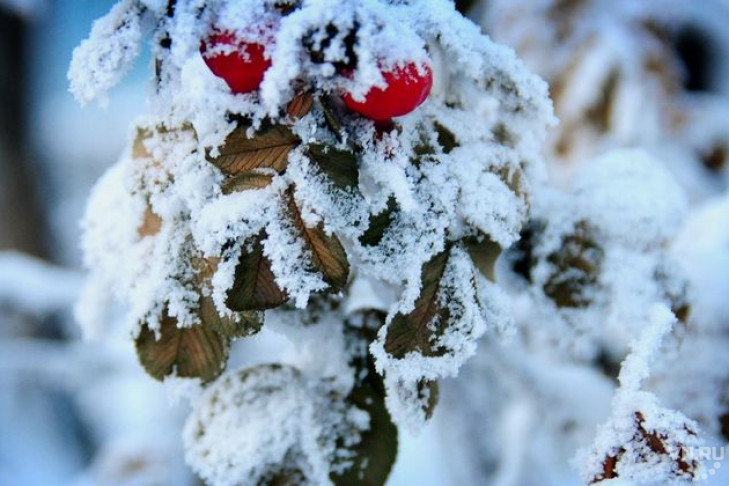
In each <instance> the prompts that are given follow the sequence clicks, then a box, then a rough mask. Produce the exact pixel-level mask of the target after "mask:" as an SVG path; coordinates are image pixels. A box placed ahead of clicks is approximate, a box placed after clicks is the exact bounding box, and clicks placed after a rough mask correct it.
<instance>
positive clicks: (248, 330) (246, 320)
mask: <svg viewBox="0 0 729 486" xmlns="http://www.w3.org/2000/svg"><path fill="white" fill-rule="evenodd" d="M199 306H200V309H199V315H200V321H201V322H202V325H203V326H207V327H208V328H210V329H213V330H214V331H216V332H217V333H219V334H221V335H223V336H225V337H229V338H243V337H248V336H251V335H253V334H256V333H257V332H258V331H260V330H261V327H262V326H263V313H261V312H258V311H244V312H239V313H238V315H237V319H236V317H233V316H221V315H220V313H219V312H218V309H217V308H216V307H215V302H214V301H213V299H212V298H211V297H201V298H200V302H199Z"/></svg>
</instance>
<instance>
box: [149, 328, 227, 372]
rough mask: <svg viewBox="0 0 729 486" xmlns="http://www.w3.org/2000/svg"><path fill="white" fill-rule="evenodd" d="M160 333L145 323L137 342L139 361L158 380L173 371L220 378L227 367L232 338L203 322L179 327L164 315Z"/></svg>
mask: <svg viewBox="0 0 729 486" xmlns="http://www.w3.org/2000/svg"><path fill="white" fill-rule="evenodd" d="M159 332H160V337H159V339H157V338H156V336H155V333H154V331H152V330H150V329H149V326H147V325H145V326H144V327H143V328H142V331H141V332H140V333H139V336H138V337H137V339H136V341H135V343H136V348H137V355H138V356H139V362H140V363H141V364H142V366H143V367H144V369H145V370H146V371H147V373H149V374H150V375H152V376H153V377H154V378H156V379H158V380H163V379H164V378H165V377H167V376H170V375H171V374H172V373H173V372H175V373H176V375H177V376H180V377H185V378H201V379H202V380H203V381H204V382H208V381H212V380H214V379H215V378H217V377H218V376H219V375H220V374H221V373H222V372H223V369H224V368H225V362H226V361H227V359H228V351H229V348H230V341H229V339H228V338H226V337H224V336H221V335H220V334H218V333H217V332H216V331H215V330H213V329H210V328H209V327H207V326H204V325H197V326H192V327H187V328H179V327H177V320H176V319H174V318H172V317H169V316H168V315H166V314H165V315H164V316H163V318H162V320H161V322H160V330H159Z"/></svg>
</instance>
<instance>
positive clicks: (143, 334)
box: [69, 0, 554, 485]
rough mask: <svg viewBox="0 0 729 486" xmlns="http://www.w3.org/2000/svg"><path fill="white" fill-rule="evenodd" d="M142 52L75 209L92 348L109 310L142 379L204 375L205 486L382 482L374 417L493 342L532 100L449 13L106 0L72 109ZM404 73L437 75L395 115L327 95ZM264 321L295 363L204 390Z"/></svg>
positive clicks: (537, 175)
mask: <svg viewBox="0 0 729 486" xmlns="http://www.w3.org/2000/svg"><path fill="white" fill-rule="evenodd" d="M214 31H223V32H232V33H234V35H235V36H236V38H238V39H242V40H244V41H245V42H248V43H256V44H261V45H264V46H265V56H266V58H267V59H268V61H269V62H270V67H269V68H268V69H267V70H266V72H265V76H264V77H263V80H262V82H261V84H260V87H259V89H258V90H256V91H254V92H251V93H247V94H234V93H232V92H231V90H230V89H229V87H228V85H226V83H225V82H224V80H223V79H220V78H218V77H216V76H215V75H213V74H212V72H211V71H210V70H209V69H208V66H206V63H205V60H204V59H203V56H202V55H201V53H200V50H201V48H200V46H201V43H203V42H205V39H206V38H207V37H208V36H209V35H211V32H214ZM142 38H151V39H152V45H151V52H152V55H153V58H154V71H155V72H154V92H153V93H152V94H151V96H150V100H149V104H148V110H147V111H148V113H147V114H146V115H144V116H143V117H142V118H140V120H139V122H138V123H137V124H136V126H135V127H134V128H133V130H132V132H131V136H130V143H129V147H128V149H127V151H126V153H125V154H124V155H123V156H122V159H121V160H120V161H119V163H118V164H117V165H116V166H114V167H113V168H112V169H110V170H109V172H108V173H107V174H106V175H105V176H104V177H103V178H102V180H101V181H100V182H99V183H98V185H97V187H96V188H95V189H94V191H93V194H92V196H91V198H90V200H89V203H88V211H87V215H86V217H85V219H84V222H83V226H84V230H85V237H84V241H83V246H84V250H85V255H86V264H87V267H88V268H89V270H90V276H89V279H88V283H87V286H86V292H85V294H84V297H83V298H82V301H81V303H80V304H79V306H78V312H77V315H78V316H79V317H80V318H81V320H82V322H83V323H84V325H85V326H86V327H87V328H88V329H90V330H93V331H94V332H97V333H101V332H104V330H103V329H100V328H99V323H100V322H107V321H108V319H105V311H106V309H109V307H110V304H111V303H112V302H113V303H115V304H117V305H121V306H122V307H123V308H124V310H125V316H126V317H125V323H124V328H125V329H126V330H127V332H129V333H130V335H131V336H133V337H134V338H135V340H136V346H137V351H138V353H139V357H140V361H141V362H142V364H143V365H144V366H145V368H146V369H147V371H149V372H150V374H152V375H153V376H155V377H156V378H159V379H164V378H167V379H168V381H170V382H171V383H177V384H179V380H180V379H181V378H189V379H193V380H194V382H195V383H198V384H200V381H199V380H200V379H201V380H202V382H204V383H202V384H200V386H203V387H204V391H203V392H202V395H201V397H199V398H194V397H195V396H196V395H197V393H194V392H190V393H191V397H192V398H191V403H192V406H193V413H192V415H191V418H190V420H189V421H188V426H187V428H186V432H185V444H186V449H187V460H188V462H189V463H190V464H191V465H192V466H193V468H194V469H195V471H196V472H198V473H199V474H200V475H201V476H202V477H203V478H204V479H205V480H207V481H209V482H210V483H211V484H221V485H222V484H259V483H260V482H261V481H273V480H274V479H275V478H276V477H278V476H277V475H283V476H285V477H286V478H288V480H290V481H294V480H295V481H298V482H297V484H300V483H302V484H303V483H306V484H326V483H327V481H329V478H330V477H331V478H332V479H331V480H332V481H334V482H335V483H337V484H339V483H340V482H341V481H344V482H341V484H345V483H346V484H350V483H348V482H347V481H348V480H347V479H341V480H337V479H335V478H336V477H337V476H338V475H339V476H341V477H342V478H347V476H346V475H347V474H355V476H356V477H358V478H359V479H365V478H367V477H369V478H370V480H372V481H379V482H380V483H381V482H384V480H385V478H386V477H387V474H388V472H389V467H390V465H391V463H392V461H393V460H394V454H389V452H388V454H384V453H383V452H382V451H386V452H387V451H390V450H391V448H392V440H394V439H392V436H393V435H395V436H396V433H395V432H393V430H394V425H393V421H394V423H395V424H397V425H399V426H404V427H407V428H410V429H412V430H417V429H419V428H421V427H422V425H423V424H424V422H425V421H426V420H427V419H428V418H429V417H430V416H431V415H432V413H433V408H434V407H435V404H436V402H437V399H438V380H440V379H443V378H447V377H452V376H455V375H456V374H457V373H458V370H459V368H460V367H461V366H462V365H463V364H464V363H465V362H466V360H467V359H468V358H469V357H471V356H472V355H473V354H474V353H475V352H476V349H477V342H478V340H479V338H480V337H481V336H482V335H483V334H484V333H485V332H487V331H489V330H490V331H492V332H494V333H502V332H504V331H506V330H507V329H509V327H510V326H511V320H512V319H511V314H510V312H509V309H508V300H507V298H506V296H505V294H504V292H503V291H502V289H501V288H500V287H499V286H498V285H497V284H496V283H495V282H494V272H493V271H494V265H495V262H496V259H497V257H498V256H499V254H500V253H501V251H502V250H503V249H505V248H508V247H509V246H510V245H512V244H513V243H514V242H515V241H517V240H518V238H519V235H520V232H521V229H522V226H523V225H524V224H525V222H526V221H527V219H528V215H529V209H530V205H531V204H532V197H531V196H532V190H533V186H535V185H536V184H539V183H541V181H542V179H543V178H544V168H543V165H542V160H541V156H540V146H541V142H542V140H543V138H544V137H545V135H546V129H547V127H548V126H549V125H552V124H553V123H554V118H553V116H552V111H551V103H550V102H549V99H548V97H547V86H546V84H545V83H544V82H543V81H541V80H540V79H539V78H538V77H536V76H534V75H533V74H531V73H530V72H529V71H528V70H527V69H526V68H525V67H524V66H523V64H522V63H521V61H519V60H518V59H517V58H516V56H515V55H514V53H513V52H512V51H510V50H509V49H507V48H504V47H502V46H500V45H498V44H495V43H493V42H491V41H490V40H489V39H488V37H486V36H484V35H483V34H481V32H480V30H479V28H478V27H477V26H476V25H475V24H473V23H472V22H470V21H469V20H467V19H465V18H464V17H462V16H461V15H460V14H459V13H458V12H457V11H456V10H455V8H454V5H453V4H452V3H451V2H449V1H447V0H427V1H413V2H401V1H383V0H366V1H345V2H342V1H329V0H325V1H302V2H293V1H290V2H286V1H284V2H274V1H260V0H255V1H254V0H245V1H236V2H228V1H212V2H199V1H177V2H169V3H164V2H153V1H125V0H124V1H121V2H120V3H119V4H117V5H116V6H115V7H114V8H113V9H112V11H111V12H110V13H109V14H108V15H107V16H106V17H104V18H102V19H100V20H99V21H97V23H96V24H95V25H94V28H93V29H92V32H91V35H90V37H89V38H88V39H87V40H86V41H84V42H83V43H82V45H81V46H80V47H79V48H78V49H77V50H76V52H75V54H74V60H73V62H72V65H71V70H70V72H69V77H70V79H71V89H72V92H73V93H74V94H75V95H76V96H77V98H78V99H79V100H80V101H81V102H88V101H91V100H94V99H98V100H101V101H103V100H104V97H105V96H106V93H107V91H108V90H109V89H110V88H111V87H113V85H114V84H115V83H116V82H117V81H118V80H119V79H120V77H121V75H122V74H123V72H124V71H125V69H127V68H128V67H129V64H130V62H131V61H132V60H133V59H134V58H135V56H136V55H137V54H138V53H139V51H140V41H141V39H142ZM230 49H231V48H230V47H228V48H221V49H218V51H220V52H217V51H215V52H213V54H211V55H214V54H215V53H216V52H217V53H218V54H225V53H226V52H227V50H230ZM206 55H208V54H206ZM408 63H412V64H414V65H416V66H423V65H428V66H432V71H433V76H434V78H435V79H434V84H435V86H434V88H433V91H432V93H431V95H430V97H429V98H428V99H427V101H425V103H424V104H423V105H422V106H421V107H419V108H418V109H416V110H415V111H413V112H412V113H410V114H409V115H406V116H404V117H401V118H396V119H395V120H393V121H392V122H389V123H385V124H382V123H374V122H373V121H371V120H368V119H366V118H364V117H362V116H360V115H358V114H356V113H353V112H352V111H350V110H348V109H347V107H346V106H345V104H344V103H343V102H342V96H343V95H344V94H345V93H346V94H348V95H351V96H352V97H353V98H354V99H362V98H363V97H364V96H365V95H366V94H367V93H368V92H370V90H372V89H375V88H383V87H386V83H387V81H386V79H385V77H384V76H383V74H382V73H383V72H384V71H386V70H387V69H388V68H390V67H393V66H402V65H405V64H408ZM422 69H424V68H422ZM428 69H430V67H429V68H428ZM363 288H371V289H374V290H373V292H372V293H371V295H372V296H373V297H372V298H365V299H363V290H362V289H363ZM368 295H370V293H368ZM363 300H364V301H366V304H362V301H363ZM353 312H356V313H354V314H353ZM362 312H364V313H365V314H364V315H365V316H371V315H372V313H375V314H374V315H376V318H374V319H365V321H367V322H366V323H364V324H363V323H362V322H360V321H361V316H362V314H361V313H362ZM373 322H374V324H373ZM262 324H263V325H264V326H268V327H271V328H273V330H274V331H275V332H278V333H281V334H282V335H284V336H286V337H287V338H288V339H290V340H291V342H293V343H296V345H297V349H298V350H299V351H298V353H296V354H295V355H294V356H272V357H271V360H270V361H271V362H274V363H275V362H277V361H278V362H286V363H287V364H286V365H285V367H283V368H282V367H280V366H278V365H272V366H271V367H263V368H258V369H253V370H238V371H236V370H233V371H229V372H227V373H226V374H223V375H222V376H220V377H218V375H220V374H221V373H222V372H223V370H224V368H225V364H226V361H227V358H228V355H229V353H230V349H231V346H234V345H235V340H237V339H239V338H242V337H245V336H248V335H251V334H255V333H257V332H258V331H259V329H260V328H261V325H262ZM312 336H314V337H312ZM325 336H329V337H331V336H341V339H334V340H331V339H329V340H327V338H326V337H325ZM325 341H326V342H329V343H330V345H328V346H326V347H325V348H326V349H322V350H318V349H316V347H317V346H321V343H322V342H325ZM352 346H355V347H357V348H358V351H357V352H355V353H354V354H353V353H352V349H351V348H352ZM362 350H364V352H363V351H362ZM347 377H349V378H347ZM383 379H384V381H383ZM184 386H187V385H184ZM188 388H189V387H188ZM385 403H386V405H387V411H385V408H384V406H385V405H384V404H385ZM378 407H379V408H378ZM367 416H369V422H370V423H369V424H368V420H367ZM390 417H392V418H390ZM272 424H273V425H272ZM367 431H370V434H371V435H370V436H368V435H366V433H367ZM395 439H396V437H395ZM383 441H384V443H383ZM352 447H355V448H357V450H358V451H359V452H358V453H357V454H359V455H357V454H355V456H354V457H355V459H353V460H350V461H349V462H347V461H346V460H345V461H344V462H342V461H343V459H346V458H347V451H348V450H350V455H351V448H352ZM342 454H344V456H342ZM343 464H344V465H343ZM352 471H354V472H352ZM292 478H296V479H292Z"/></svg>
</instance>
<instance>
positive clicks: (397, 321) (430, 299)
mask: <svg viewBox="0 0 729 486" xmlns="http://www.w3.org/2000/svg"><path fill="white" fill-rule="evenodd" d="M448 256H449V251H443V252H441V253H438V254H437V255H435V256H434V257H433V258H432V259H431V260H430V261H429V262H427V263H426V264H425V265H423V269H422V271H421V282H422V286H421V289H420V296H419V297H418V299H417V300H416V301H415V308H414V309H413V310H412V312H410V313H409V314H402V313H398V314H396V315H395V317H393V319H392V321H391V322H390V324H389V326H388V328H387V335H386V337H385V351H387V352H388V353H389V354H390V355H392V356H394V357H395V358H403V357H404V356H405V355H406V354H408V353H410V352H413V351H415V352H418V353H420V354H422V355H423V356H441V355H442V354H443V353H444V350H443V349H440V348H438V347H435V346H434V345H433V338H434V337H436V336H438V335H439V334H442V332H443V330H444V329H445V327H446V326H447V324H448V318H449V316H448V311H447V309H444V308H442V307H441V306H440V305H439V302H438V294H439V291H440V281H441V279H442V278H443V273H444V272H445V269H446V264H447V263H448Z"/></svg>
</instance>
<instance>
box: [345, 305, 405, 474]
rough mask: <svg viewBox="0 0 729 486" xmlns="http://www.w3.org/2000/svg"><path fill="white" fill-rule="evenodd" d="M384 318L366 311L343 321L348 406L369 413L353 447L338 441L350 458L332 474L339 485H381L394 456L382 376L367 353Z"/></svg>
mask: <svg viewBox="0 0 729 486" xmlns="http://www.w3.org/2000/svg"><path fill="white" fill-rule="evenodd" d="M385 318H386V315H385V314H384V313H383V312H379V311H376V310H365V311H360V312H359V313H358V315H356V316H354V315H353V316H350V318H349V319H348V320H347V321H346V327H345V330H346V334H347V339H348V342H349V349H351V351H352V357H351V359H350V365H351V366H352V368H353V369H354V373H355V377H356V383H355V386H354V388H353V389H352V391H351V392H350V394H349V396H348V397H347V403H348V404H350V405H352V406H355V407H357V408H359V409H361V410H364V411H366V412H367V413H368V414H369V416H370V428H369V429H368V430H365V431H363V432H361V433H360V435H361V440H360V442H359V443H357V444H355V445H354V446H352V445H347V444H346V440H347V439H348V437H343V438H341V439H340V440H339V444H338V445H339V447H340V448H342V449H344V451H345V452H347V453H348V454H350V455H352V457H351V466H350V467H348V468H347V469H346V470H345V471H342V472H340V473H339V474H334V473H332V474H331V479H332V481H333V482H334V484H336V485H338V486H360V485H361V486H382V485H383V484H385V482H386V481H387V478H388V476H389V474H390V471H391V469H392V465H393V464H394V462H395V459H396V457H397V449H398V438H397V427H396V426H395V424H394V423H393V422H392V418H391V417H390V413H389V412H388V410H387V407H386V405H385V385H384V383H383V381H382V377H381V376H380V375H379V374H378V373H377V371H376V370H375V363H374V359H373V358H372V355H371V354H370V353H369V352H368V346H369V344H370V343H371V342H372V340H373V339H375V337H376V335H377V330H378V329H379V328H380V327H381V326H382V324H383V323H384V322H385ZM354 322H356V324H354Z"/></svg>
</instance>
